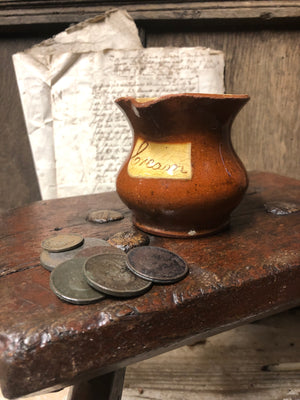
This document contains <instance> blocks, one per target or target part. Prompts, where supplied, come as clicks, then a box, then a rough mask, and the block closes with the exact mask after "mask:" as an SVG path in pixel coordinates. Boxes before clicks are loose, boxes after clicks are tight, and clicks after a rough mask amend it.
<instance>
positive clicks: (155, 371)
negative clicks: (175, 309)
mask: <svg viewBox="0 0 300 400" xmlns="http://www.w3.org/2000/svg"><path fill="white" fill-rule="evenodd" d="M291 362H293V363H296V362H299V363H300V308H297V309H293V310H290V311H287V312H284V313H281V314H278V315H276V316H273V317H269V318H266V319H263V320H261V321H259V322H256V323H252V324H248V325H245V326H241V327H238V328H236V329H233V330H231V331H228V332H224V333H221V334H219V335H216V336H213V337H211V338H209V339H207V340H206V341H205V342H203V343H198V344H196V345H194V346H185V347H182V348H181V349H178V350H174V351H171V352H168V353H166V354H163V355H161V356H158V357H154V358H152V359H150V360H147V361H143V362H140V363H137V364H135V365H132V366H131V367H128V368H127V372H126V377H125V387H124V391H123V397H122V400H199V399H201V400H227V399H231V400H237V399H243V400H257V399H259V400H300V370H298V371H282V372H270V371H263V370H262V367H263V366H265V365H270V364H277V363H280V364H282V363H291ZM68 391H69V389H68V388H67V389H65V390H63V391H61V392H58V393H52V394H49V395H43V396H35V397H31V398H27V400H67V396H68ZM0 399H1V400H2V399H3V398H2V397H0ZM100 399H101V397H100Z"/></svg>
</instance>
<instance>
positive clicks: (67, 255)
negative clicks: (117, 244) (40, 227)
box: [40, 238, 114, 271]
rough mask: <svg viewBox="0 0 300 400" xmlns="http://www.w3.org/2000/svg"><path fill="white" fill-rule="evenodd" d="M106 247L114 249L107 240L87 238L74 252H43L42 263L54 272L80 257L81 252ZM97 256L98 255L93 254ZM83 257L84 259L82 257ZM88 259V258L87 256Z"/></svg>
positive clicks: (41, 255)
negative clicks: (61, 265)
mask: <svg viewBox="0 0 300 400" xmlns="http://www.w3.org/2000/svg"><path fill="white" fill-rule="evenodd" d="M96 246H97V247H99V246H101V247H104V248H114V247H111V246H110V245H109V244H108V243H107V242H106V241H105V240H103V239H98V238H85V239H84V243H83V245H82V246H80V247H77V248H76V249H73V250H67V251H62V252H60V253H49V252H48V251H46V250H43V251H42V253H41V254H40V262H41V264H42V266H43V267H44V268H46V269H47V270H48V271H52V270H53V269H54V268H56V267H57V266H58V265H59V264H61V263H62V262H64V261H67V260H71V259H72V258H74V257H76V256H77V255H78V256H79V252H81V251H85V250H89V249H90V248H94V247H96ZM93 254H96V253H93ZM82 257H84V256H83V255H82ZM85 257H88V256H85Z"/></svg>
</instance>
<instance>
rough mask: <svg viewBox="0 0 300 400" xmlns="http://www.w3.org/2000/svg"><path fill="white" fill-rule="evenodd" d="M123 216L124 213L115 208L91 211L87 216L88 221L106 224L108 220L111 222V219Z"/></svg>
mask: <svg viewBox="0 0 300 400" xmlns="http://www.w3.org/2000/svg"><path fill="white" fill-rule="evenodd" d="M123 218H124V215H123V214H121V213H120V212H118V211H115V210H96V211H91V212H90V213H89V214H88V216H87V220H88V221H90V222H96V223H98V224H104V223H106V222H111V221H118V220H120V219H123Z"/></svg>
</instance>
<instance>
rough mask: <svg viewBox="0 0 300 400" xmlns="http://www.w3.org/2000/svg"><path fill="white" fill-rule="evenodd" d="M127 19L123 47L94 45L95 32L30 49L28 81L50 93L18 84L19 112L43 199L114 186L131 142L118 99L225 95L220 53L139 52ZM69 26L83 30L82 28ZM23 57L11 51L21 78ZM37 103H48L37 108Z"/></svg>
mask: <svg viewBox="0 0 300 400" xmlns="http://www.w3.org/2000/svg"><path fill="white" fill-rule="evenodd" d="M122 13H123V12H122ZM113 15H115V14H113ZM110 18H111V16H110ZM122 18H125V16H124V15H123V14H122ZM126 21H128V24H129V22H130V24H129V25H130V29H129V28H128V29H129V31H130V33H131V36H132V42H130V41H127V42H126V46H127V48H126V50H124V48H123V49H120V48H119V49H116V47H114V46H113V45H112V46H111V47H109V46H107V45H106V46H105V49H104V50H103V49H102V50H101V49H100V48H96V47H97V46H96V47H95V45H93V38H94V34H95V33H94V32H92V33H90V35H89V40H88V41H89V43H90V46H85V45H83V44H82V42H79V45H78V47H76V49H75V50H74V48H73V49H72V48H69V49H68V48H67V47H66V44H65V43H64V44H63V45H61V44H60V45H59V46H58V50H57V51H52V52H51V56H50V55H49V54H48V53H47V50H45V48H44V47H45V42H44V46H42V45H40V49H37V48H35V50H34V51H35V52H37V53H38V55H37V56H36V57H34V61H32V60H30V62H29V61H28V63H27V64H26V68H27V72H26V79H27V82H29V81H30V82H31V83H32V84H33V85H37V86H38V87H39V89H38V90H40V91H43V90H42V89H43V88H44V87H46V89H47V91H48V92H47V93H48V95H47V96H44V97H43V96H42V95H41V96H40V95H39V92H38V90H36V91H34V93H31V92H27V93H25V92H26V91H27V90H29V88H28V86H27V87H26V88H25V89H24V87H23V95H24V96H25V97H27V99H26V100H27V101H25V100H23V107H24V113H25V115H26V121H27V129H28V134H29V137H30V139H31V145H32V149H33V154H34V159H35V163H36V169H37V174H38V177H39V182H40V186H41V192H42V196H43V198H44V199H46V198H52V197H65V196H74V195H81V194H89V193H95V192H103V191H111V190H115V180H116V175H117V173H118V170H119V169H120V166H121V164H122V163H123V161H124V160H125V158H126V156H127V155H128V154H129V150H130V147H131V144H132V133H131V131H130V127H129V125H128V122H127V120H126V118H125V116H124V115H123V114H122V112H121V111H120V110H119V109H118V107H117V106H116V104H115V103H114V100H115V99H116V98H118V97H121V96H135V97H157V96H160V95H164V94H170V93H198V92H202V93H224V83H223V82H224V78H223V73H224V56H223V53H222V52H220V51H215V50H211V49H207V48H202V47H190V48H173V47H167V48H146V49H143V48H142V47H141V44H140V41H139V39H138V35H137V31H136V32H135V34H136V37H135V36H134V32H133V30H132V26H131V23H133V21H130V18H128V19H127V20H126ZM114 26H115V24H114ZM74 29H75V31H76V32H77V33H78V32H80V27H76V28H73V30H74ZM123 30H124V25H123ZM112 36H114V37H115V40H114V45H116V44H119V45H120V43H122V44H123V36H124V34H121V33H120V32H117V29H116V28H115V32H114V34H113V35H112ZM134 37H135V39H134ZM112 42H113V40H112ZM129 42H130V43H131V44H130V43H129ZM130 46H131V47H130ZM40 52H41V53H40ZM42 53H43V54H44V56H41V55H40V54H42ZM45 54H46V55H45ZM24 57H28V54H27V53H25V54H24V53H21V54H17V55H15V60H14V61H15V65H16V70H17V75H18V76H19V75H20V74H21V72H20V70H21V66H20V64H19V65H18V62H16V61H17V59H18V58H19V59H21V60H24ZM30 57H31V58H32V56H31V55H30ZM41 59H42V61H40V60H41ZM35 62H36V63H42V66H40V65H39V68H38V67H37V66H36V65H35V64H34V63H35ZM35 67H36V69H35ZM30 68H31V69H32V71H29V70H30ZM18 69H19V72H20V73H19V74H18ZM36 71H39V73H38V74H37V73H36ZM45 71H46V72H45ZM30 72H31V74H30ZM40 75H42V76H41V78H40V79H39V76H40ZM45 76H46V78H47V79H45ZM38 79H39V85H38V84H37V80H38ZM19 86H20V92H21V93H22V84H19ZM41 97H43V100H41ZM46 97H47V99H46ZM41 102H45V105H44V106H43V107H42V108H41V109H40V112H39V107H38V105H39V104H41ZM185 162H186V161H185Z"/></svg>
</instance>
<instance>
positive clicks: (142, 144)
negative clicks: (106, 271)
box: [116, 93, 249, 237]
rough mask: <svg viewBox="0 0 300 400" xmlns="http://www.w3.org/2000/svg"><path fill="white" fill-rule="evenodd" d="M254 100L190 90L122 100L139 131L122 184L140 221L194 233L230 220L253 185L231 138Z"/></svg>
mask: <svg viewBox="0 0 300 400" xmlns="http://www.w3.org/2000/svg"><path fill="white" fill-rule="evenodd" d="M248 100H249V96H247V95H229V94H228V95H222V94H221V95H220V94H218V95H217V94H189V93H185V94H174V95H173V94H171V95H166V96H162V97H158V98H143V99H138V98H133V97H122V98H119V99H117V100H116V103H117V104H118V105H119V107H120V108H121V109H122V110H123V112H124V113H125V115H126V117H127V118H128V121H129V124H130V125H131V127H132V129H133V134H134V140H133V146H132V149H131V152H130V155H129V156H128V159H127V160H126V161H125V163H124V164H123V166H122V168H121V170H120V172H119V174H118V177H117V192H118V194H119V196H120V198H121V199H122V201H123V202H124V203H125V204H126V205H127V206H128V207H129V209H131V210H132V216H133V223H134V224H135V225H136V226H137V227H138V228H140V229H142V230H143V231H145V232H149V233H152V234H154V235H159V236H168V237H192V236H202V235H208V234H212V233H215V232H218V231H220V230H222V229H223V228H225V227H226V226H227V225H228V223H229V218H230V213H231V212H232V211H233V209H234V208H235V207H236V206H237V205H238V204H239V203H240V201H241V200H242V198H243V195H244V193H245V191H246V189H247V186H248V178H247V173H246V170H245V168H244V166H243V164H242V162H241V161H240V159H239V158H238V156H237V155H236V153H235V151H234V149H233V147H232V144H231V138H230V130H231V125H232V122H233V120H234V118H235V116H236V115H237V113H238V112H239V110H240V109H241V108H242V107H243V105H244V104H245V103H246V102H247V101H248Z"/></svg>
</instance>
